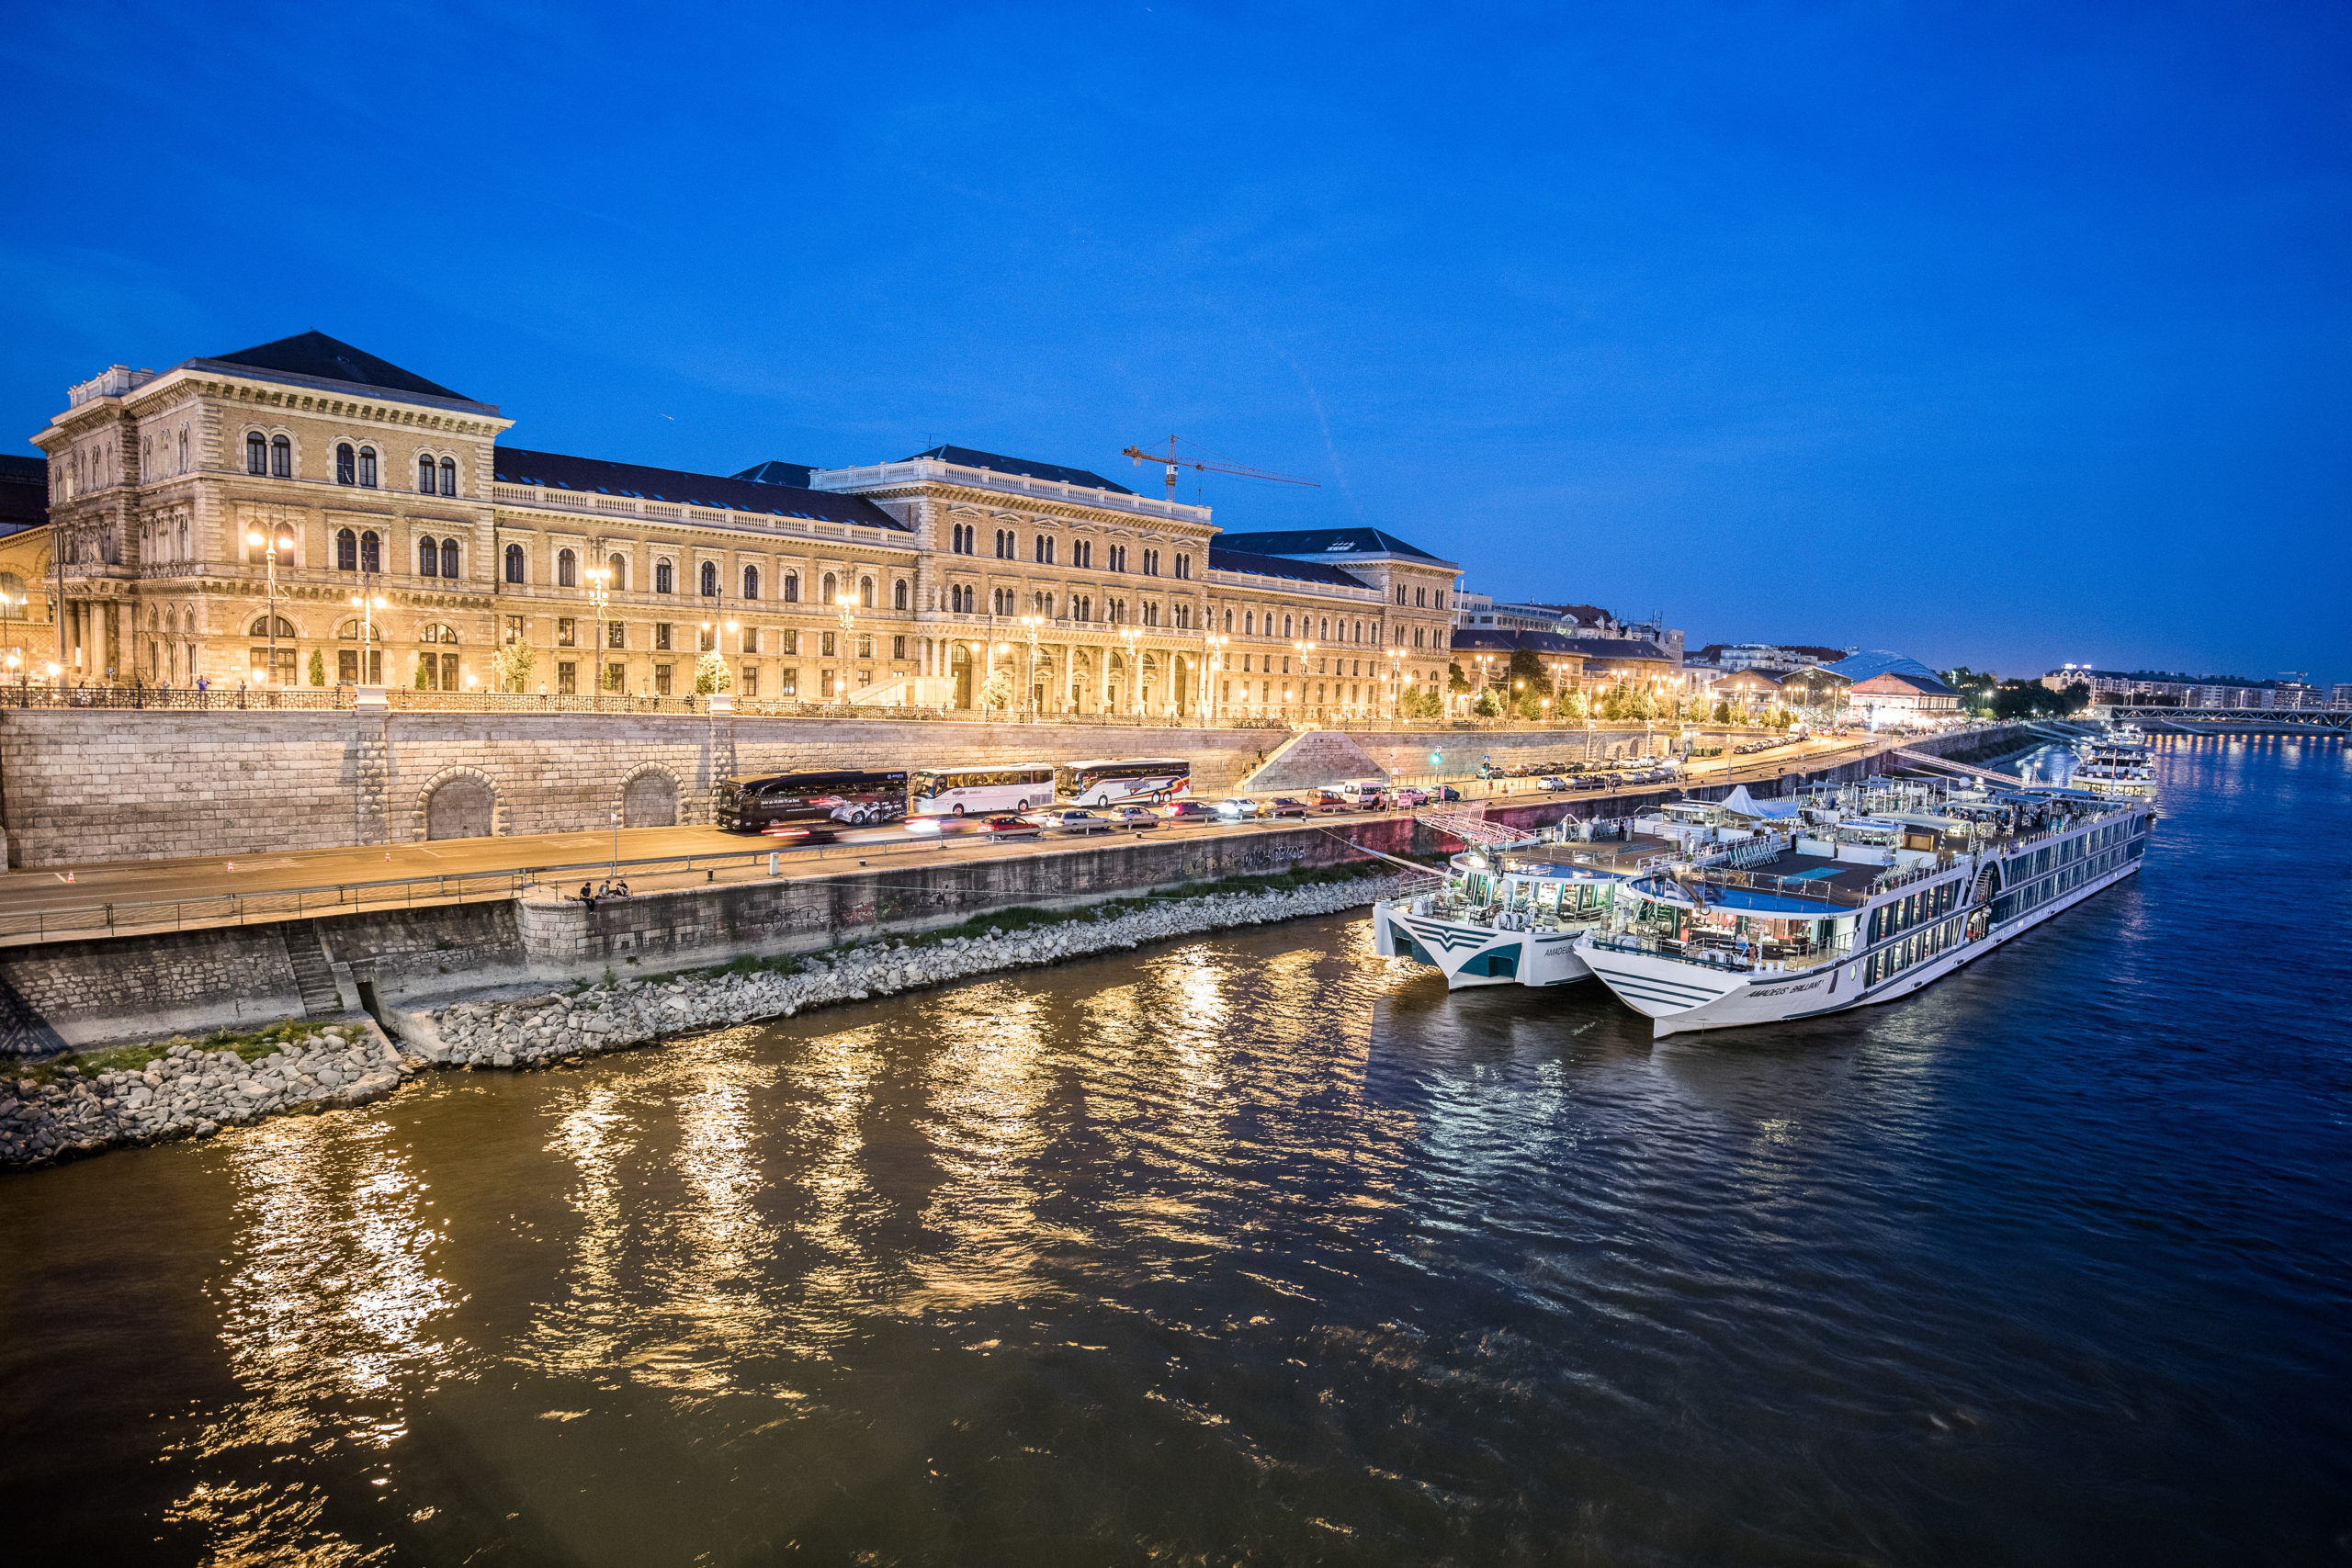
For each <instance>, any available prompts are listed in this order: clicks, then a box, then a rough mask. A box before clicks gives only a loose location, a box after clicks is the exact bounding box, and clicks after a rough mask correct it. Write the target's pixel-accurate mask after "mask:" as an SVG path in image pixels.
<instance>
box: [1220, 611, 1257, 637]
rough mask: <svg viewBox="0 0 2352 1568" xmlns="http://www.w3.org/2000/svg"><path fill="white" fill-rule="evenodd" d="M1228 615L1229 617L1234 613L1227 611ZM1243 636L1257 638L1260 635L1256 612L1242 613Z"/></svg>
mask: <svg viewBox="0 0 2352 1568" xmlns="http://www.w3.org/2000/svg"><path fill="white" fill-rule="evenodd" d="M1226 614H1227V615H1231V614H1233V612H1232V611H1230V610H1227V612H1226ZM1241 635H1242V636H1243V637H1256V636H1257V635H1258V613H1257V612H1256V611H1254V610H1244V611H1242V612H1241Z"/></svg>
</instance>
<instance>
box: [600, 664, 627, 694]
mask: <svg viewBox="0 0 2352 1568" xmlns="http://www.w3.org/2000/svg"><path fill="white" fill-rule="evenodd" d="M627 681H628V665H626V664H607V665H605V690H606V691H608V692H617V691H619V690H620V689H621V687H622V686H623V684H624V683H625V682H627Z"/></svg>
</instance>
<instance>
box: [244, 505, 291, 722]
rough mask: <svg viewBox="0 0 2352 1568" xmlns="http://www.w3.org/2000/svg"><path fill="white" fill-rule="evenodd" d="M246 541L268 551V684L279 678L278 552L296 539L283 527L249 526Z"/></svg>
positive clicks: (265, 677) (266, 556)
mask: <svg viewBox="0 0 2352 1568" xmlns="http://www.w3.org/2000/svg"><path fill="white" fill-rule="evenodd" d="M245 543H246V544H248V545H259V546H261V547H263V549H264V551H265V552H266V553H265V554H264V555H263V557H262V559H263V560H264V561H265V562H266V563H267V565H268V570H269V577H268V584H269V586H268V588H267V590H266V597H265V598H264V599H263V601H262V603H263V604H265V605H266V606H267V609H266V611H265V612H264V615H265V617H266V619H267V621H268V622H269V668H268V670H267V671H265V673H264V675H263V682H264V683H265V684H267V683H270V682H276V681H277V552H278V551H279V550H290V549H292V548H293V547H294V540H293V537H292V536H290V535H288V533H287V532H286V531H285V530H284V529H282V528H272V529H270V531H269V532H268V533H267V534H266V535H265V534H264V533H263V532H262V531H261V530H260V529H258V528H248V529H247V530H245Z"/></svg>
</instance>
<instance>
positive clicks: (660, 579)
mask: <svg viewBox="0 0 2352 1568" xmlns="http://www.w3.org/2000/svg"><path fill="white" fill-rule="evenodd" d="M677 591H678V569H677V568H676V567H674V566H672V565H671V564H670V563H669V562H668V561H666V560H658V561H655V562H654V563H653V592H656V593H675V592H677Z"/></svg>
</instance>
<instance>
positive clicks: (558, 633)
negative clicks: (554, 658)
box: [555, 615, 580, 648]
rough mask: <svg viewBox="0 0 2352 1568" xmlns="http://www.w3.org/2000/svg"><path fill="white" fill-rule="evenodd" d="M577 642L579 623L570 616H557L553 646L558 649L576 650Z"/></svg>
mask: <svg viewBox="0 0 2352 1568" xmlns="http://www.w3.org/2000/svg"><path fill="white" fill-rule="evenodd" d="M579 642H580V623H579V622H577V621H575V620H573V619H572V618H571V616H570V615H558V616H557V617H556V622H555V645H556V646H557V647H558V648H576V647H578V646H579Z"/></svg>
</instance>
